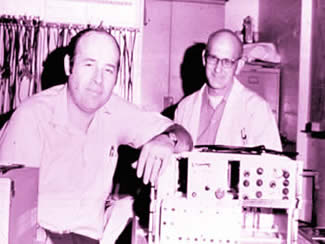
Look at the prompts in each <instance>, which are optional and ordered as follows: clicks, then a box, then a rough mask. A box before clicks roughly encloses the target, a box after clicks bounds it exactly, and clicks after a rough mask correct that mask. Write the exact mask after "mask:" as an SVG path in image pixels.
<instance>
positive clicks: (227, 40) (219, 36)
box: [207, 29, 243, 59]
mask: <svg viewBox="0 0 325 244" xmlns="http://www.w3.org/2000/svg"><path fill="white" fill-rule="evenodd" d="M214 46H218V47H219V46H222V47H223V48H225V49H227V50H228V51H229V52H230V53H231V55H232V57H233V59H238V58H240V57H241V56H242V55H243V44H242V42H241V41H240V39H239V38H238V36H237V35H236V34H235V33H234V32H232V31H231V30H228V29H221V30H218V31H216V32H213V33H212V34H211V35H210V36H209V39H208V44H207V50H211V49H213V48H214Z"/></svg>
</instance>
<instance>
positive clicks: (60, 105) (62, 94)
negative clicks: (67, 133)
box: [51, 84, 114, 127]
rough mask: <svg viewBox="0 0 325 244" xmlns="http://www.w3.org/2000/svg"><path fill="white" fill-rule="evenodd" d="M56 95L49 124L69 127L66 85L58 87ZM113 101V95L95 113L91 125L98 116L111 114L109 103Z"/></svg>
mask: <svg viewBox="0 0 325 244" xmlns="http://www.w3.org/2000/svg"><path fill="white" fill-rule="evenodd" d="M56 95H57V96H56V101H55V105H54V112H53V115H52V120H51V122H52V123H54V124H56V125H60V126H64V127H68V126H69V123H68V122H69V119H68V85H67V84H64V85H62V86H61V87H58V88H57V94H56ZM113 100H114V94H112V96H111V98H110V99H109V101H108V102H107V103H106V104H105V105H103V106H102V107H101V108H100V109H99V110H98V111H96V112H95V115H94V119H93V121H92V123H93V122H94V121H96V120H97V117H98V116H99V115H100V114H108V115H109V114H111V113H112V111H111V107H112V105H111V103H113Z"/></svg>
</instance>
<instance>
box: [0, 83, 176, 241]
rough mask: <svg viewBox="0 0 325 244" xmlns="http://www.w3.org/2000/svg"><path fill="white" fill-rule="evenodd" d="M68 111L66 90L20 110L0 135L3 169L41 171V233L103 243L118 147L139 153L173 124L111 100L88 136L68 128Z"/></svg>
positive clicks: (47, 94)
mask: <svg viewBox="0 0 325 244" xmlns="http://www.w3.org/2000/svg"><path fill="white" fill-rule="evenodd" d="M66 105H67V86H66V85H60V86H56V87H53V88H50V89H48V90H45V91H43V92H41V93H38V94H36V95H34V96H33V97H31V98H30V99H28V100H27V101H26V102H24V103H23V104H21V106H19V107H18V108H17V110H16V111H15V113H14V114H13V116H12V118H11V119H10V121H9V122H8V123H7V124H6V125H5V126H4V128H3V129H2V131H1V133H0V164H10V163H22V164H25V165H26V166H30V167H40V176H39V177H40V179H39V198H38V222H39V224H40V225H41V226H42V227H44V228H47V229H49V230H52V231H55V232H58V233H63V232H75V233H79V234H82V235H86V236H89V237H91V238H94V239H100V237H101V235H102V231H103V226H104V204H105V200H106V198H107V196H108V194H109V193H110V190H111V187H112V178H113V174H114V171H115V167H116V162H117V147H118V145H120V144H129V145H131V146H133V147H139V146H141V145H142V144H144V143H145V142H147V141H148V140H150V139H151V138H152V137H153V136H155V135H157V134H159V133H161V132H162V131H164V130H165V129H166V128H167V127H168V126H170V125H171V124H172V122H171V121H170V120H168V119H166V118H164V117H162V116H161V115H160V114H159V113H154V112H146V111H143V110H141V109H140V108H138V107H137V106H135V105H133V104H130V103H128V102H126V101H124V100H123V99H121V98H120V97H118V96H116V95H112V97H111V98H110V100H109V102H108V103H107V104H106V105H104V106H103V107H102V108H101V109H100V110H98V111H97V112H96V114H95V117H94V119H93V120H92V122H91V124H90V126H89V129H88V131H87V133H86V134H85V133H83V132H81V131H78V130H77V129H75V128H73V127H71V125H70V124H69V121H68V114H67V106H66Z"/></svg>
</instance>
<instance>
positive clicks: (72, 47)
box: [67, 28, 120, 72]
mask: <svg viewBox="0 0 325 244" xmlns="http://www.w3.org/2000/svg"><path fill="white" fill-rule="evenodd" d="M89 32H98V33H104V34H107V35H108V36H110V37H112V38H113V40H114V42H115V44H116V47H117V48H118V51H119V53H120V46H119V44H118V42H117V41H116V39H115V37H114V36H112V35H111V34H110V33H109V32H108V31H106V30H105V29H103V28H87V29H84V30H82V31H79V32H78V33H77V34H76V35H75V36H73V37H72V38H71V40H70V42H69V45H68V46H67V54H68V55H69V57H70V72H71V71H72V67H73V64H74V57H75V55H76V49H77V45H78V43H79V41H80V39H81V38H82V37H83V36H84V35H86V34H87V33H89Z"/></svg>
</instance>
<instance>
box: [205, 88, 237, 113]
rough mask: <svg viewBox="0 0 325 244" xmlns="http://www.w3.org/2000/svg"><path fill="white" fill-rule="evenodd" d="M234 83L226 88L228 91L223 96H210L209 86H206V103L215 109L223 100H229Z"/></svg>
mask: <svg viewBox="0 0 325 244" xmlns="http://www.w3.org/2000/svg"><path fill="white" fill-rule="evenodd" d="M233 86H234V84H232V86H231V87H229V89H227V90H226V93H225V94H223V95H222V96H215V97H214V96H209V94H208V86H207V85H206V86H205V89H204V92H203V103H204V104H205V105H209V106H210V107H212V108H213V109H216V107H217V106H218V105H219V104H221V103H222V102H224V103H225V102H227V100H228V97H229V94H230V91H231V90H232V88H233Z"/></svg>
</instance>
